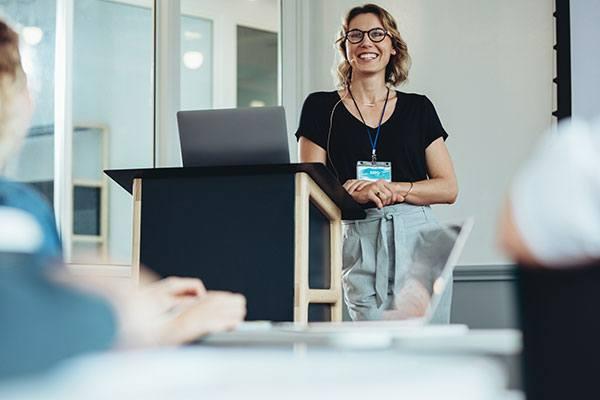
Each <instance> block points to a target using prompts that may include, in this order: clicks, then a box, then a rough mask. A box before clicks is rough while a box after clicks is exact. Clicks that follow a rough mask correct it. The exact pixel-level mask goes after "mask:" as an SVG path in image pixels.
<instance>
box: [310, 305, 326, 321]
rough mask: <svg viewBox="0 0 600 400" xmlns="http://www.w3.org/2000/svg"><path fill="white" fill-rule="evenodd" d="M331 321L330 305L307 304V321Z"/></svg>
mask: <svg viewBox="0 0 600 400" xmlns="http://www.w3.org/2000/svg"><path fill="white" fill-rule="evenodd" d="M325 321H331V305H330V304H316V303H311V304H309V305H308V322H325Z"/></svg>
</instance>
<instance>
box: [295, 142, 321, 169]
mask: <svg viewBox="0 0 600 400" xmlns="http://www.w3.org/2000/svg"><path fill="white" fill-rule="evenodd" d="M298 159H299V160H300V162H320V163H323V164H326V163H327V153H326V152H325V150H324V149H323V148H322V147H321V146H319V145H318V144H316V143H315V142H313V141H312V140H310V139H307V138H305V137H303V136H302V137H300V140H299V141H298Z"/></svg>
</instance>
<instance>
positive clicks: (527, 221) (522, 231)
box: [499, 119, 600, 267]
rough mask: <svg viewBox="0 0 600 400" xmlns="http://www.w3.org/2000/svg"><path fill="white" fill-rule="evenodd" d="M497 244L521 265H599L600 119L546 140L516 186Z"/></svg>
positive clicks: (564, 125)
mask: <svg viewBox="0 0 600 400" xmlns="http://www.w3.org/2000/svg"><path fill="white" fill-rule="evenodd" d="M499 239H500V244H501V246H502V247H503V248H504V250H505V251H506V252H507V253H508V254H509V255H510V256H511V257H512V258H513V259H514V260H515V261H517V262H518V263H520V264H522V265H527V266H544V267H559V266H585V265H589V264H592V263H594V262H598V261H600V119H596V120H595V121H594V122H591V123H587V122H583V121H577V120H571V121H566V122H561V123H560V124H559V128H558V131H557V132H554V133H552V134H548V135H546V136H544V137H543V138H542V140H541V143H540V144H539V146H538V147H537V148H536V150H535V151H534V153H533V155H532V157H531V158H530V159H529V161H528V162H527V163H526V164H525V166H524V168H522V169H521V171H520V173H519V174H518V175H517V177H516V179H515V180H514V182H513V185H512V188H511V191H510V194H509V199H508V202H507V204H506V206H505V208H504V210H503V212H502V216H501V219H500V224H499Z"/></svg>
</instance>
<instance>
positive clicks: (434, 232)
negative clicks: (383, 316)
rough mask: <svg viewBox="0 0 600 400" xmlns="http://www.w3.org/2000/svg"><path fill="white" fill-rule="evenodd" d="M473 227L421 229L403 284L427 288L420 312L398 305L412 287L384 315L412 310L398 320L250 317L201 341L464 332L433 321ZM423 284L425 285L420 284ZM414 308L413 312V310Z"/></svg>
mask: <svg viewBox="0 0 600 400" xmlns="http://www.w3.org/2000/svg"><path fill="white" fill-rule="evenodd" d="M472 227H473V219H472V218H468V219H466V220H465V221H464V222H462V223H458V224H442V225H440V226H439V227H436V228H428V229H425V230H423V231H422V232H421V234H420V237H419V240H418V242H417V245H416V246H415V251H414V253H413V255H412V262H411V267H410V269H409V272H408V279H407V282H408V281H414V282H418V285H415V284H414V283H413V284H411V285H407V286H406V289H407V290H413V289H411V288H414V287H419V285H420V289H419V292H418V293H419V296H422V295H423V294H424V293H426V294H427V301H426V302H422V303H423V306H422V309H421V310H420V311H419V312H418V313H414V309H412V311H413V312H410V313H407V312H406V310H403V309H402V307H407V306H408V305H410V304H412V303H413V300H414V297H411V296H413V295H414V293H411V292H403V289H404V287H403V289H401V290H400V293H402V294H403V295H406V296H405V297H404V298H403V299H395V305H396V307H397V308H398V310H397V311H399V313H398V314H396V315H393V314H388V315H387V317H390V318H392V317H398V316H401V315H410V317H407V318H405V319H402V320H382V321H360V322H352V321H347V322H314V323H308V324H296V323H292V322H286V323H270V322H268V321H253V322H246V323H244V324H242V325H241V326H240V327H239V328H238V329H237V330H235V331H232V332H225V333H218V334H213V335H210V336H208V337H206V338H204V339H202V340H201V342H200V343H206V344H216V345H242V344H244V345H246V344H262V345H269V344H271V345H273V344H275V345H280V344H293V343H306V344H312V345H328V346H331V345H333V346H342V347H369V348H370V347H385V346H388V345H389V344H391V343H392V342H393V341H394V340H395V339H399V338H406V337H411V336H418V337H422V336H436V337H440V336H444V335H461V334H465V333H466V332H468V327H467V326H466V325H460V324H456V325H454V324H450V325H433V324H432V322H434V319H435V315H436V311H437V309H438V307H439V306H440V302H441V301H442V299H443V294H444V292H445V289H446V287H447V283H448V282H450V281H451V280H452V273H453V271H454V268H455V266H456V264H457V262H458V259H459V257H460V255H461V253H462V250H463V248H464V245H465V243H466V241H467V238H468V236H469V234H470V232H471V229H472ZM423 289H424V290H423ZM415 314H417V315H415Z"/></svg>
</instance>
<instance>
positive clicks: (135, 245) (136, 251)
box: [131, 178, 142, 284]
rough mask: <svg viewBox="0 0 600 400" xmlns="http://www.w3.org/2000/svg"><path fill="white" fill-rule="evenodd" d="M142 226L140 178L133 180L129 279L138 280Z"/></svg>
mask: <svg viewBox="0 0 600 400" xmlns="http://www.w3.org/2000/svg"><path fill="white" fill-rule="evenodd" d="M141 228H142V180H141V179H140V178H136V179H134V180H133V228H132V232H133V235H132V236H133V242H132V246H131V279H132V282H133V283H134V284H138V283H139V282H140V238H141Z"/></svg>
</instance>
